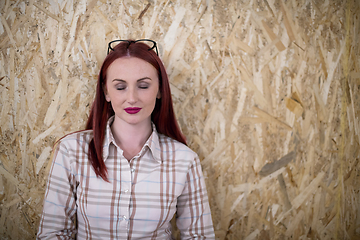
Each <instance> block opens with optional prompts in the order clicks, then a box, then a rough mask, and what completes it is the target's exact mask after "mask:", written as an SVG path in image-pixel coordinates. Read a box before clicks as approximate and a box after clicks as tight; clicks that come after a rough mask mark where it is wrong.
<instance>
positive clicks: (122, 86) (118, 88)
mask: <svg viewBox="0 0 360 240" xmlns="http://www.w3.org/2000/svg"><path fill="white" fill-rule="evenodd" d="M115 88H116V90H124V89H125V88H126V86H125V85H122V84H118V85H116V86H115Z"/></svg>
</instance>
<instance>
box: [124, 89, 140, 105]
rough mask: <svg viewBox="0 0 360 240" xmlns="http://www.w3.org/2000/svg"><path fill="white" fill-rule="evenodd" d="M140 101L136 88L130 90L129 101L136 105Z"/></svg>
mask: <svg viewBox="0 0 360 240" xmlns="http://www.w3.org/2000/svg"><path fill="white" fill-rule="evenodd" d="M137 100H138V93H137V91H136V89H135V88H129V90H128V95H127V101H128V103H130V104H135V103H136V102H137Z"/></svg>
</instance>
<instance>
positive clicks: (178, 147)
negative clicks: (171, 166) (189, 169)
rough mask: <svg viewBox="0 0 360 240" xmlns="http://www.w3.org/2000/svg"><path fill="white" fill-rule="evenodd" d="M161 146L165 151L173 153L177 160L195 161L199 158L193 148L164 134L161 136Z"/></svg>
mask: <svg viewBox="0 0 360 240" xmlns="http://www.w3.org/2000/svg"><path fill="white" fill-rule="evenodd" d="M159 144H160V146H161V149H162V150H163V151H166V152H172V153H173V154H174V155H175V158H176V159H183V160H185V159H188V160H190V161H194V159H196V158H198V155H197V154H196V153H195V152H194V151H193V150H192V149H191V148H189V147H188V146H186V145H185V144H183V143H181V142H179V141H177V140H175V139H173V138H171V137H168V136H165V135H163V134H159Z"/></svg>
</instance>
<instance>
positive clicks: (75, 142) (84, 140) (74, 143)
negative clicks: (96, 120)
mask: <svg viewBox="0 0 360 240" xmlns="http://www.w3.org/2000/svg"><path fill="white" fill-rule="evenodd" d="M92 138H93V131H92V130H83V131H78V132H73V133H69V134H67V135H65V136H64V137H62V138H61V139H60V140H59V141H58V143H57V146H58V147H59V148H62V147H63V148H66V149H68V150H74V149H79V147H80V148H86V147H87V146H88V145H89V143H90V141H91V139H92Z"/></svg>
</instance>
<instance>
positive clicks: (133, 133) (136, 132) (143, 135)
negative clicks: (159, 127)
mask: <svg viewBox="0 0 360 240" xmlns="http://www.w3.org/2000/svg"><path fill="white" fill-rule="evenodd" d="M111 131H112V134H113V136H114V138H115V142H116V144H117V145H118V146H119V147H120V148H121V149H122V150H123V152H124V154H123V155H124V157H125V158H126V159H128V160H131V159H132V158H133V157H134V156H136V155H137V154H138V153H139V152H140V151H141V149H142V147H143V146H144V144H145V143H146V141H147V140H148V138H149V137H150V135H151V133H152V128H151V121H150V120H149V121H146V122H143V123H141V124H136V125H133V124H128V123H126V122H123V121H122V120H120V119H117V118H116V117H115V119H114V122H113V124H112V125H111Z"/></svg>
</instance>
